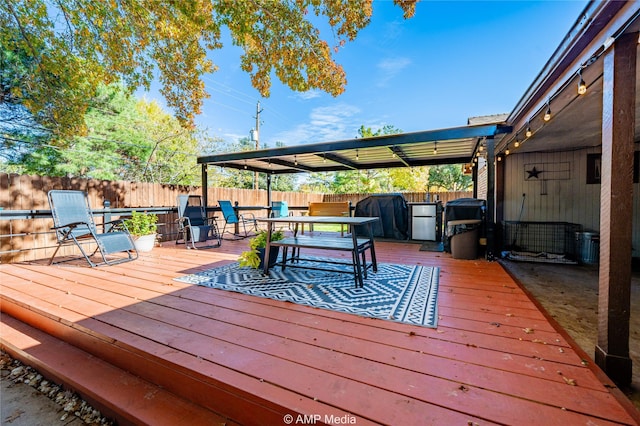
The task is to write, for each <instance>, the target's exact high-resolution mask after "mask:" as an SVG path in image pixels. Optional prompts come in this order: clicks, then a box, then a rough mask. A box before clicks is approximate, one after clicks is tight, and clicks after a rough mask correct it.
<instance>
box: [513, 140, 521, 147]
mask: <svg viewBox="0 0 640 426" xmlns="http://www.w3.org/2000/svg"><path fill="white" fill-rule="evenodd" d="M513 146H515V147H516V148H517V147H519V146H520V141H519V140H518V139H516V141H515V142H514V143H513Z"/></svg>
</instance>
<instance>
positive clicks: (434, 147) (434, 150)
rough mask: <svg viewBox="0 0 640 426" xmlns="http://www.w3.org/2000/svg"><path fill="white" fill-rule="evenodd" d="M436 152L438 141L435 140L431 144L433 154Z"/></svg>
mask: <svg viewBox="0 0 640 426" xmlns="http://www.w3.org/2000/svg"><path fill="white" fill-rule="evenodd" d="M437 153H438V141H435V142H434V144H433V155H436V154H437Z"/></svg>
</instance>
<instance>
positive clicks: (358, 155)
mask: <svg viewBox="0 0 640 426" xmlns="http://www.w3.org/2000/svg"><path fill="white" fill-rule="evenodd" d="M359 159H360V154H359V153H358V150H357V149H356V160H359Z"/></svg>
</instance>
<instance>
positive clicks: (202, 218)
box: [176, 195, 222, 249]
mask: <svg viewBox="0 0 640 426" xmlns="http://www.w3.org/2000/svg"><path fill="white" fill-rule="evenodd" d="M176 222H177V223H178V233H179V234H182V241H183V243H184V244H185V245H186V246H187V248H193V249H197V248H212V247H220V245H221V244H222V238H221V237H222V236H221V235H220V232H219V229H218V222H217V220H216V217H215V216H214V217H207V212H206V210H205V208H204V206H203V205H202V197H201V196H199V195H178V219H176ZM214 239H215V240H216V241H217V244H216V245H209V246H206V245H205V246H199V247H196V243H206V242H207V241H208V240H214ZM176 244H180V238H178V239H176Z"/></svg>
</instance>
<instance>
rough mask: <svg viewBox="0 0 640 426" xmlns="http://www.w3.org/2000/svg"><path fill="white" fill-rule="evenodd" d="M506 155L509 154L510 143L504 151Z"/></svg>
mask: <svg viewBox="0 0 640 426" xmlns="http://www.w3.org/2000/svg"><path fill="white" fill-rule="evenodd" d="M504 155H509V145H508V144H507V149H506V150H505V151H504Z"/></svg>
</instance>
